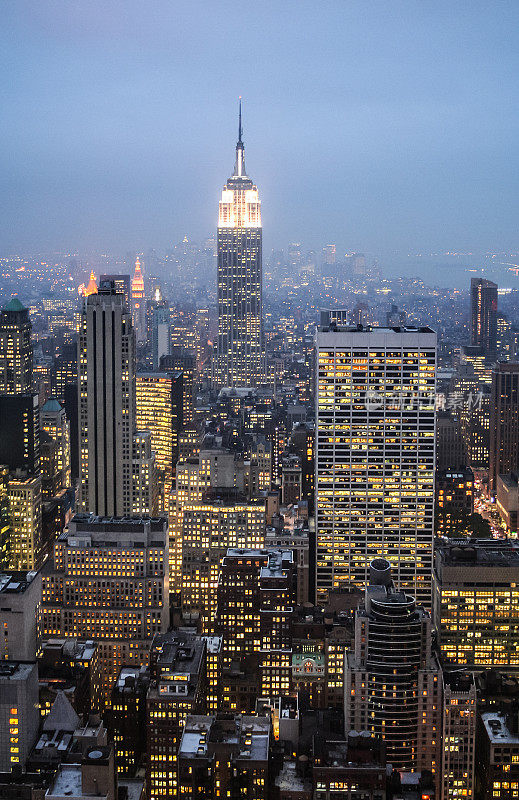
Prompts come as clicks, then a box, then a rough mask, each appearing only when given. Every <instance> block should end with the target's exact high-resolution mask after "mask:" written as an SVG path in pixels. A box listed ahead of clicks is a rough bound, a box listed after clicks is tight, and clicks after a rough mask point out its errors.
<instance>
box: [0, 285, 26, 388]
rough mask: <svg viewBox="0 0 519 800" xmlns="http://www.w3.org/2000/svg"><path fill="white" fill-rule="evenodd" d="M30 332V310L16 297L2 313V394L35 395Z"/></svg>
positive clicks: (0, 361)
mask: <svg viewBox="0 0 519 800" xmlns="http://www.w3.org/2000/svg"><path fill="white" fill-rule="evenodd" d="M31 331H32V325H31V321H30V319H29V312H28V310H27V309H26V308H25V307H24V306H23V305H22V304H21V303H20V301H19V300H18V298H17V297H13V298H12V299H11V300H10V301H9V302H8V303H7V305H6V306H5V308H3V309H2V311H0V394H27V393H28V392H30V391H32V344H31Z"/></svg>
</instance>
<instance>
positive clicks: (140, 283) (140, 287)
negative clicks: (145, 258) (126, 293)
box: [132, 256, 144, 297]
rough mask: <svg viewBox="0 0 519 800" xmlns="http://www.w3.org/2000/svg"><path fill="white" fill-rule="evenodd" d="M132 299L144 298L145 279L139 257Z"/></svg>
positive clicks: (136, 262) (133, 281)
mask: <svg viewBox="0 0 519 800" xmlns="http://www.w3.org/2000/svg"><path fill="white" fill-rule="evenodd" d="M132 297H144V278H143V276H142V270H141V262H140V259H139V256H137V258H136V259H135V273H134V276H133V278H132Z"/></svg>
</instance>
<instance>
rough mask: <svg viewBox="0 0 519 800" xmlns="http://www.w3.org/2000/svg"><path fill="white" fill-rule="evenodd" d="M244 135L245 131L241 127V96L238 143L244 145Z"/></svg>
mask: <svg viewBox="0 0 519 800" xmlns="http://www.w3.org/2000/svg"><path fill="white" fill-rule="evenodd" d="M242 134H243V130H242V127H241V95H240V114H239V122H238V142H239V143H242Z"/></svg>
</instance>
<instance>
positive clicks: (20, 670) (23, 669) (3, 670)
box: [0, 661, 36, 682]
mask: <svg viewBox="0 0 519 800" xmlns="http://www.w3.org/2000/svg"><path fill="white" fill-rule="evenodd" d="M35 668H36V664H35V663H33V662H30V661H0V682H4V681H26V680H27V679H28V677H29V675H30V674H31V672H32V671H33V670H34V669H35Z"/></svg>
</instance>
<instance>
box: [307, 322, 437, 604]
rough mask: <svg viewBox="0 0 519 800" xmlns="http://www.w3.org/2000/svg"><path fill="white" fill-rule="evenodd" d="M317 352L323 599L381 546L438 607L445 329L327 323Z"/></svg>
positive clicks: (400, 577)
mask: <svg viewBox="0 0 519 800" xmlns="http://www.w3.org/2000/svg"><path fill="white" fill-rule="evenodd" d="M316 356H317V393H316V394H317V396H316V420H317V422H316V428H317V430H316V506H317V508H316V538H317V600H318V602H320V603H326V599H327V596H328V593H329V592H330V590H332V589H338V588H346V587H347V586H357V587H359V588H363V587H364V586H365V585H366V581H367V569H368V567H367V565H368V564H369V562H370V561H371V560H373V558H374V557H376V556H377V555H378V554H381V555H383V556H384V557H385V558H388V559H389V560H390V561H391V563H392V564H394V579H395V583H396V584H397V586H399V587H400V588H401V589H402V590H405V591H406V592H409V593H410V594H411V595H412V596H414V597H416V598H417V600H418V601H419V602H421V603H425V604H426V606H427V607H430V602H431V571H432V543H433V527H434V525H433V522H434V520H433V517H434V509H433V497H434V467H435V411H434V393H435V365H436V334H435V333H433V332H432V331H431V330H430V329H429V328H420V329H417V328H401V329H386V328H369V329H363V330H359V329H350V328H338V327H333V328H320V329H319V331H318V333H317V339H316Z"/></svg>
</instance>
